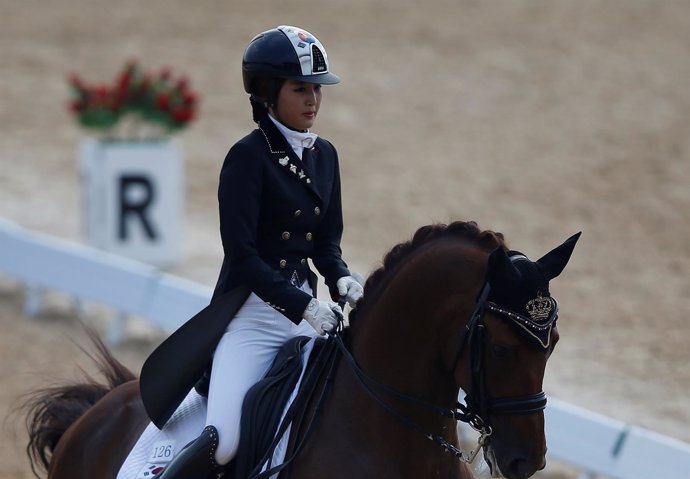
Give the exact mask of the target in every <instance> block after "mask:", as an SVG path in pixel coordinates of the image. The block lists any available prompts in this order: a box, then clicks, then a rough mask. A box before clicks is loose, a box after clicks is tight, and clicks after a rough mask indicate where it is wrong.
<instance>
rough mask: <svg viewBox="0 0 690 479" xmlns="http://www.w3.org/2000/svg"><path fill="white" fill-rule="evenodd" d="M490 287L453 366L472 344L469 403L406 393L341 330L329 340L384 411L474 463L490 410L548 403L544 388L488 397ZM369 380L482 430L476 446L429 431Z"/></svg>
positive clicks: (536, 408) (528, 410) (523, 410)
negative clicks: (378, 373)
mask: <svg viewBox="0 0 690 479" xmlns="http://www.w3.org/2000/svg"><path fill="white" fill-rule="evenodd" d="M489 291H490V286H489V283H488V282H486V283H485V284H484V287H483V288H482V291H481V293H480V295H479V298H478V299H477V306H476V308H475V310H474V312H473V313H472V317H471V318H470V321H469V322H468V323H467V326H466V331H465V334H464V335H463V339H462V341H461V343H460V348H459V350H458V352H457V354H456V357H455V361H454V367H453V369H455V366H457V363H458V361H459V360H460V357H461V356H462V353H463V352H464V350H465V347H466V346H467V345H469V348H470V368H471V373H472V395H471V396H470V395H467V396H466V397H465V403H466V405H464V404H462V403H460V402H456V406H455V408H454V409H450V408H444V407H441V406H437V405H435V404H432V403H430V402H427V401H424V400H422V399H419V398H416V397H413V396H409V395H407V394H403V393H401V392H399V391H397V390H395V389H393V388H392V387H390V386H388V385H386V384H384V383H382V382H381V381H379V380H377V379H375V378H373V377H371V376H370V375H369V374H367V373H366V372H365V371H364V370H363V369H362V367H361V366H360V365H359V364H358V363H357V360H356V359H355V358H354V356H353V355H352V353H351V352H350V351H349V350H348V349H347V346H345V343H344V342H343V339H342V335H341V333H340V332H338V331H336V332H334V333H332V334H329V340H332V341H334V342H335V344H336V345H337V346H338V349H339V350H340V353H341V354H342V355H343V358H344V359H345V361H346V362H347V364H348V365H349V366H350V368H351V369H352V371H353V373H354V374H355V377H356V378H357V380H358V381H359V383H360V384H361V385H362V387H363V388H364V390H365V391H366V392H367V394H368V395H369V396H370V397H371V398H372V399H374V400H375V401H376V402H377V403H378V404H379V405H380V406H381V407H382V408H383V409H384V410H385V411H387V412H388V413H389V414H391V415H392V416H394V417H395V418H397V419H398V420H399V421H401V422H402V423H404V424H405V425H407V426H408V427H409V428H411V429H413V430H414V431H417V432H418V433H420V434H421V435H423V436H424V437H426V438H427V439H429V440H430V441H433V442H435V443H436V444H438V445H439V446H440V447H441V448H442V449H443V450H444V451H445V452H447V453H450V454H452V455H454V456H455V457H456V458H458V459H459V460H461V461H463V462H467V463H472V462H473V461H474V459H475V457H476V456H477V454H478V453H479V451H480V450H481V448H482V447H483V446H485V445H488V443H489V440H490V437H491V434H492V432H493V431H492V429H491V425H490V423H489V414H510V415H521V414H532V413H536V412H540V411H543V410H544V408H545V407H546V394H545V393H544V391H540V392H538V393H535V394H527V395H521V396H510V397H501V398H489V396H488V393H487V391H486V380H485V371H484V368H483V357H484V347H485V341H484V334H485V330H486V325H485V324H484V315H485V313H486V310H487V309H489V310H492V311H494V308H492V307H491V306H490V303H488V301H487V298H488V296H489ZM508 317H509V316H508ZM509 318H510V317H509ZM370 384H371V385H373V386H375V387H376V388H378V389H380V390H383V391H384V392H385V393H387V394H388V395H390V396H393V397H395V398H396V399H399V400H401V401H404V402H407V403H410V404H414V405H417V406H420V407H422V408H425V409H427V410H430V411H432V412H434V413H436V414H438V415H440V416H443V417H447V418H451V419H455V420H456V421H461V422H464V423H467V424H469V425H470V426H471V427H472V428H473V429H475V430H476V431H477V432H479V433H480V436H479V439H478V441H477V446H476V447H475V448H474V449H473V450H472V451H470V452H464V451H462V450H460V449H458V448H457V447H456V446H455V445H453V444H451V443H449V442H448V441H447V440H445V439H444V438H442V437H441V436H439V435H437V434H433V433H430V432H426V431H425V430H424V429H423V428H422V427H421V426H420V425H419V424H417V423H416V422H414V421H413V420H411V419H410V418H408V417H406V416H403V415H402V414H400V413H399V412H398V411H396V410H395V409H394V408H393V407H392V406H391V405H390V404H388V403H387V402H385V401H384V400H383V399H382V398H381V397H380V396H379V395H377V394H376V392H375V391H374V390H373V388H372V387H371V386H370Z"/></svg>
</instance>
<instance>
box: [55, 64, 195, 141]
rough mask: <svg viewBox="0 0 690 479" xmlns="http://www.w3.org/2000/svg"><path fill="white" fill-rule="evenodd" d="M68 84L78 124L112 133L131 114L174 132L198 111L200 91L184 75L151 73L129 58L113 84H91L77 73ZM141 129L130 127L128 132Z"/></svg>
mask: <svg viewBox="0 0 690 479" xmlns="http://www.w3.org/2000/svg"><path fill="white" fill-rule="evenodd" d="M69 84H70V86H71V90H72V101H71V102H70V110H71V111H72V112H73V113H74V114H75V116H76V119H77V121H78V122H79V124H80V125H81V126H83V127H84V128H88V129H92V130H99V131H101V132H104V133H112V132H113V131H114V128H115V127H116V126H117V125H118V124H119V123H120V121H121V120H123V119H124V118H128V119H131V120H134V121H133V123H134V124H135V125H138V128H144V125H146V124H151V125H155V126H157V127H158V128H159V129H160V130H161V132H162V133H163V134H172V133H174V132H176V131H178V130H181V129H182V128H185V127H186V126H188V125H189V123H190V122H191V121H192V120H194V119H195V117H196V114H197V105H198V95H197V94H196V93H194V92H193V91H191V89H190V88H189V83H188V81H187V79H186V78H185V77H180V78H177V79H175V78H173V77H172V75H171V73H170V70H168V69H163V70H161V71H160V72H159V73H158V74H156V75H152V74H150V73H147V72H145V71H143V70H142V68H141V67H140V66H139V65H138V64H137V63H136V62H129V63H128V64H127V65H125V67H124V69H123V70H122V71H121V72H120V73H119V74H118V75H117V78H116V80H115V82H114V84H113V85H90V84H87V83H85V82H84V81H82V80H81V78H79V77H78V76H77V75H72V76H71V77H70V79H69ZM139 133H140V132H132V131H130V132H129V135H131V136H137V135H138V134H139ZM139 136H140V135H139Z"/></svg>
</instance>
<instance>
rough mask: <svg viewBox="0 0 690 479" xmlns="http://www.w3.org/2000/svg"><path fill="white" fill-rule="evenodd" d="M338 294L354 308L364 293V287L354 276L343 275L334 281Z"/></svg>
mask: <svg viewBox="0 0 690 479" xmlns="http://www.w3.org/2000/svg"><path fill="white" fill-rule="evenodd" d="M335 285H336V287H337V288H338V294H340V296H341V297H344V298H345V299H346V300H347V304H349V305H350V307H351V308H354V307H355V305H356V304H357V301H359V300H360V299H361V298H362V295H363V294H364V288H362V285H361V284H360V283H359V281H357V279H356V278H355V277H354V276H343V277H342V278H340V279H339V280H338V281H336V283H335Z"/></svg>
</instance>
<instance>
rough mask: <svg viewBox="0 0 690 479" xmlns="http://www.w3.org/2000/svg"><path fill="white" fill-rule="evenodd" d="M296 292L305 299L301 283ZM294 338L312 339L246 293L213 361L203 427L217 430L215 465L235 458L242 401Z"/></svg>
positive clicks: (305, 328) (310, 331)
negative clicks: (283, 346)
mask: <svg viewBox="0 0 690 479" xmlns="http://www.w3.org/2000/svg"><path fill="white" fill-rule="evenodd" d="M302 290H304V291H306V292H308V293H310V294H311V288H310V287H309V285H308V284H307V283H306V282H305V284H304V285H303V286H302ZM295 336H310V337H315V336H317V333H316V331H314V329H313V328H312V327H311V326H310V325H309V323H307V322H306V321H304V320H303V321H302V322H301V323H300V324H294V323H293V322H292V321H290V320H289V319H287V318H286V317H285V316H283V315H282V314H281V313H279V312H278V311H276V310H275V309H273V308H272V307H270V306H269V305H267V304H266V303H264V302H263V301H262V300H261V299H260V298H259V297H258V296H257V295H255V294H254V293H252V294H251V295H250V296H249V298H247V301H246V302H245V303H244V305H243V306H242V308H241V309H240V310H239V312H238V313H237V315H236V316H235V318H234V319H233V320H232V321H231V322H230V324H229V325H228V328H227V329H226V330H225V334H224V335H223V337H222V338H221V340H220V342H219V343H218V346H217V347H216V351H215V353H214V355H213V368H212V370H211V382H210V386H209V394H208V412H207V415H206V425H213V426H215V427H216V429H218V449H217V450H216V462H217V463H218V464H227V463H228V462H230V460H231V459H232V458H233V457H234V456H235V454H236V453H237V448H238V446H239V441H240V417H241V414H242V401H243V400H244V396H245V394H246V393H247V391H248V390H249V388H251V387H252V386H253V385H254V384H255V383H256V382H257V381H259V380H260V379H261V378H263V376H264V375H265V374H266V372H267V371H268V369H269V368H270V366H271V363H272V361H273V358H274V357H275V355H276V353H277V352H278V349H280V347H281V346H282V345H283V343H285V342H286V341H287V340H288V339H290V338H293V337H295Z"/></svg>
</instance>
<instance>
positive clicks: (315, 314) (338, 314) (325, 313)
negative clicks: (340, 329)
mask: <svg viewBox="0 0 690 479" xmlns="http://www.w3.org/2000/svg"><path fill="white" fill-rule="evenodd" d="M302 317H303V318H304V319H306V320H307V322H308V323H309V324H310V325H311V327H312V328H314V330H315V331H316V332H317V333H319V334H320V335H321V336H323V335H324V334H326V333H327V332H330V331H333V330H334V329H335V327H336V326H337V325H338V319H342V317H343V311H342V309H340V306H338V305H337V304H335V303H329V302H326V301H320V300H318V299H316V298H313V299H312V300H311V301H309V304H308V305H307V308H306V309H305V310H304V313H302Z"/></svg>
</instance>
